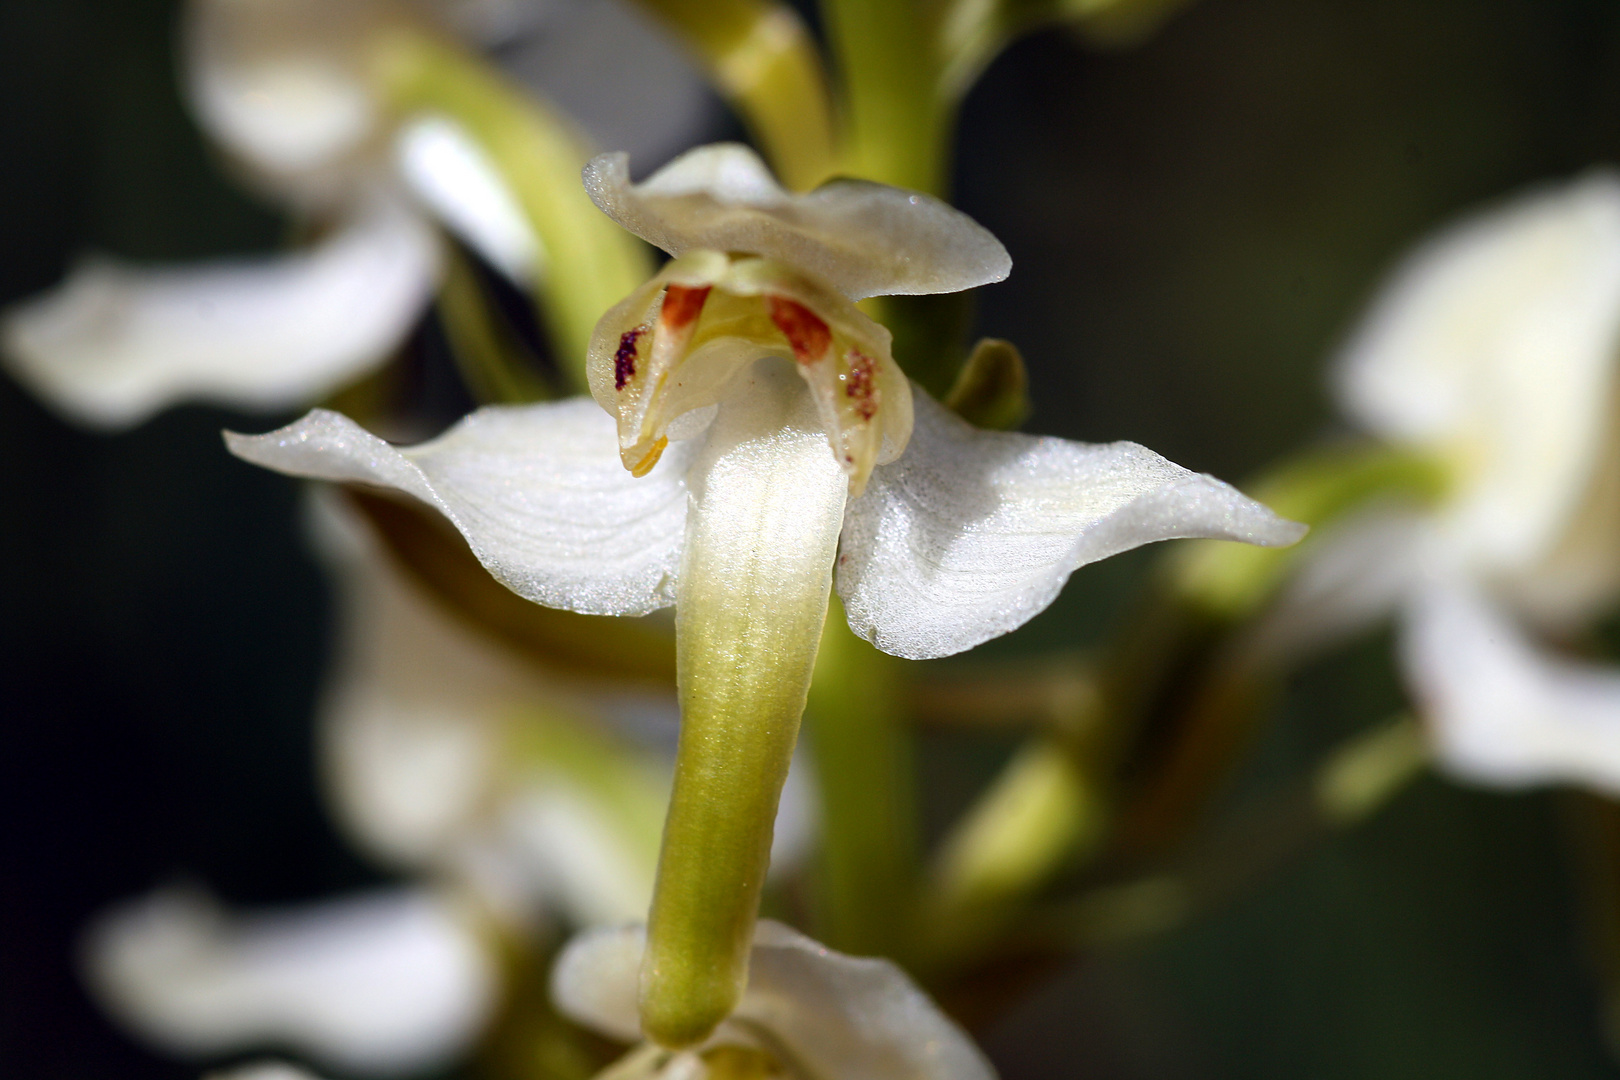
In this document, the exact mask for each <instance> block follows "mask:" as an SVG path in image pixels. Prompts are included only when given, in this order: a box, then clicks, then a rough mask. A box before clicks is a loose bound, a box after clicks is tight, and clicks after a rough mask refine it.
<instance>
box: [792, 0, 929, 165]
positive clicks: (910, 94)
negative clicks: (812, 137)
mask: <svg viewBox="0 0 1620 1080" xmlns="http://www.w3.org/2000/svg"><path fill="white" fill-rule="evenodd" d="M930 8H931V5H926V4H923V3H919V2H917V0H826V3H825V4H824V5H823V10H824V11H825V13H826V19H827V29H828V37H829V39H830V41H831V43H832V46H833V49H834V52H835V54H836V56H837V60H838V69H839V74H840V76H841V77H842V80H843V88H844V102H845V112H846V120H847V125H848V127H847V141H846V144H845V154H844V159H845V160H844V171H845V172H847V173H849V174H850V175H852V176H859V177H862V178H864V179H867V180H877V181H880V182H882V183H885V184H893V185H895V186H896V187H904V188H911V189H913V190H915V191H926V192H928V193H929V194H931V195H941V196H943V195H944V194H945V188H946V185H947V180H948V176H947V171H946V162H947V157H948V155H949V153H950V140H951V121H952V114H953V107H952V103H951V102H950V101H948V100H947V99H946V98H945V97H944V96H943V95H941V94H940V92H939V86H940V57H939V52H938V48H937V43H936V39H935V31H936V28H935V25H934V20H933V18H932V17H931V15H930V10H929V9H930Z"/></svg>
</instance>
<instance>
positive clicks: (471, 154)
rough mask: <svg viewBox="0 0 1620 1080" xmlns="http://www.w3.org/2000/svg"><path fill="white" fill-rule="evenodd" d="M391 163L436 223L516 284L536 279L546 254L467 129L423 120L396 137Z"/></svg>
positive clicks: (443, 121) (435, 118)
mask: <svg viewBox="0 0 1620 1080" xmlns="http://www.w3.org/2000/svg"><path fill="white" fill-rule="evenodd" d="M394 157H395V161H396V164H397V165H398V168H399V172H400V175H401V176H403V177H404V179H405V183H406V184H407V185H409V186H410V189H411V190H412V191H413V192H414V193H415V194H416V197H417V198H418V199H421V200H422V202H423V203H425V204H426V205H427V206H428V207H430V208H431V209H432V210H433V212H434V213H435V214H437V215H438V217H439V220H441V221H443V222H444V223H445V225H446V226H447V227H448V228H449V229H450V230H451V231H452V232H454V233H455V234H456V235H457V236H459V237H461V239H462V240H464V241H465V242H466V243H467V245H468V246H469V247H471V248H472V249H473V250H474V251H476V252H478V254H479V255H481V256H483V257H484V258H485V259H486V260H488V261H489V263H490V265H492V266H494V267H495V268H496V269H497V270H499V271H500V272H501V273H503V274H505V275H506V276H507V278H509V279H510V280H511V281H512V282H513V283H514V284H516V285H518V286H526V285H528V284H529V283H531V282H532V281H534V279H535V278H536V277H537V276H539V273H540V271H541V270H542V269H543V267H544V259H545V252H544V249H543V248H542V247H541V245H540V238H539V237H538V236H536V235H535V233H534V230H533V229H532V228H530V226H529V222H528V219H527V218H526V217H524V215H523V208H522V207H521V206H519V205H518V201H517V196H515V195H513V194H512V189H511V188H510V187H509V186H508V185H507V183H506V181H505V180H504V179H503V178H502V177H501V174H500V171H499V170H498V169H497V168H496V167H495V165H494V163H493V162H491V161H490V159H489V155H488V154H487V153H485V152H484V149H483V148H482V147H481V146H479V145H478V143H477V142H475V141H474V140H473V138H472V136H470V135H468V134H467V131H466V129H465V128H463V127H462V126H461V125H460V124H457V123H456V122H455V121H453V120H450V119H448V118H446V117H443V116H437V115H433V116H421V117H417V118H416V119H414V120H412V121H410V122H409V123H407V124H405V125H404V126H403V127H402V128H401V129H400V131H399V134H398V135H397V136H395V140H394Z"/></svg>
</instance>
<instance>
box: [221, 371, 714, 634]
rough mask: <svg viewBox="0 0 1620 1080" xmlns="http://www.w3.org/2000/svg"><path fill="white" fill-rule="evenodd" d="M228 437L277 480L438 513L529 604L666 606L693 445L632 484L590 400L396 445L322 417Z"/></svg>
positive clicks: (595, 610)
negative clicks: (386, 492) (302, 480)
mask: <svg viewBox="0 0 1620 1080" xmlns="http://www.w3.org/2000/svg"><path fill="white" fill-rule="evenodd" d="M225 440H226V443H227V445H228V446H229V447H230V450H231V452H232V453H233V454H235V455H236V456H237V457H240V458H242V459H243V460H245V461H251V462H253V463H255V464H258V465H263V466H265V467H266V468H270V469H275V470H276V471H278V472H283V473H287V474H288V475H292V476H304V477H310V478H313V479H319V480H335V481H340V482H347V483H360V484H371V485H375V486H378V487H384V488H392V489H394V490H397V491H401V492H404V493H406V494H408V495H412V496H414V497H415V498H417V499H420V500H421V501H423V502H425V503H427V504H428V505H430V506H434V507H436V508H437V509H438V510H439V511H440V512H442V513H443V514H444V515H445V517H447V518H449V519H450V521H451V523H452V524H453V525H455V527H456V528H457V529H458V530H460V532H461V534H462V535H463V536H464V537H466V539H467V543H468V545H469V546H470V547H471V548H472V550H473V553H474V554H475V555H476V556H477V557H478V560H479V562H481V563H483V564H484V566H485V567H486V568H488V569H489V571H490V573H491V574H493V575H494V576H495V578H496V579H497V580H499V581H500V582H501V583H502V584H504V585H506V586H507V587H508V588H510V589H511V590H512V591H514V592H516V593H518V594H519V595H520V596H523V597H525V598H527V599H529V600H533V601H535V602H536V603H540V604H545V605H546V606H548V607H560V608H567V609H569V610H571V611H579V612H584V613H586V614H592V615H644V614H646V613H648V612H650V611H655V610H657V609H658V608H661V607H667V606H668V605H670V604H672V603H674V599H675V595H674V582H675V575H676V571H677V569H678V567H679V563H680V554H681V543H682V537H683V535H684V529H685V524H686V480H685V472H686V467H687V465H688V464H689V463H690V460H691V453H692V449H693V446H692V444H691V443H677V444H674V445H672V446H671V447H670V449H669V451H668V452H667V453H665V455H664V458H663V460H662V461H660V462H659V464H658V466H657V467H656V468H654V469H653V471H652V472H651V473H650V474H648V475H647V476H646V477H643V478H641V479H639V480H638V479H636V478H634V477H632V476H631V475H630V474H629V473H628V472H626V471H625V470H624V468H623V466H622V465H621V464H620V463H619V453H618V442H617V435H616V433H615V428H614V424H613V421H612V420H611V419H610V418H609V417H608V416H607V414H605V413H604V412H603V411H602V410H601V409H600V408H599V407H598V406H597V405H596V403H595V402H594V401H591V400H590V399H588V398H576V399H572V400H569V401H561V402H549V403H545V404H540V405H528V406H518V407H491V408H484V409H480V410H478V411H477V412H475V413H473V414H471V415H470V416H468V417H466V418H465V419H463V420H462V421H461V422H460V423H458V424H456V425H455V426H454V427H452V428H451V429H450V430H449V431H447V432H446V433H445V434H443V435H441V436H439V437H438V438H436V439H433V440H431V441H430V442H426V443H422V444H421V445H419V446H413V447H409V448H407V449H404V450H400V449H396V448H395V447H393V446H390V445H389V444H388V443H386V442H384V441H383V440H381V439H379V438H377V437H376V436H375V435H372V434H370V433H369V432H367V431H365V430H364V429H362V428H361V427H360V426H359V425H358V424H356V423H354V421H352V420H350V419H348V418H347V417H345V416H342V415H340V414H338V413H334V412H330V411H327V410H324V409H316V410H314V411H313V412H311V413H310V414H309V415H307V416H305V417H304V418H303V419H302V420H299V421H297V422H296V423H293V424H290V425H288V426H287V427H285V428H282V429H280V430H279V431H273V432H270V433H269V434H267V435H254V436H249V435H238V434H235V433H234V432H227V433H226V435H225Z"/></svg>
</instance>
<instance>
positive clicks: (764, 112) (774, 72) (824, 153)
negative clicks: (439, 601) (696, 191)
mask: <svg viewBox="0 0 1620 1080" xmlns="http://www.w3.org/2000/svg"><path fill="white" fill-rule="evenodd" d="M639 2H640V3H641V6H643V7H645V8H646V9H647V10H649V11H651V12H652V13H653V14H654V15H656V16H657V17H658V18H659V19H661V20H663V21H664V22H665V23H666V24H667V25H668V26H670V27H671V28H673V29H674V30H675V31H676V33H677V34H679V35H680V37H681V38H682V40H684V41H685V42H686V43H687V45H688V46H690V47H691V48H692V50H693V51H694V52H695V53H696V54H697V56H698V58H699V59H700V60H701V61H702V62H703V65H704V66H705V67H706V68H707V69H708V71H709V77H710V79H711V80H712V81H713V82H714V84H715V86H716V88H717V89H718V90H719V91H720V93H721V94H722V95H724V97H725V99H726V100H727V101H728V102H729V103H730V104H731V105H732V107H733V108H735V109H736V110H737V112H738V113H739V114H740V115H741V116H742V118H743V121H744V123H746V124H747V125H748V129H749V131H750V132H751V133H752V134H753V136H754V138H755V140H757V141H758V143H759V145H760V148H761V149H762V150H763V151H764V152H765V156H766V158H767V159H768V160H769V161H770V163H771V166H772V167H773V168H774V169H775V170H776V175H777V177H778V178H780V179H781V181H782V182H783V183H784V184H786V185H787V186H788V187H789V188H792V189H793V190H796V191H807V190H809V189H810V188H813V187H815V186H816V185H817V184H819V183H821V182H822V181H823V180H825V179H827V178H828V177H829V176H831V175H832V174H833V173H834V172H835V171H836V170H837V168H838V164H837V148H836V137H835V132H834V128H833V123H834V119H833V107H832V99H831V97H830V95H829V91H828V86H827V75H826V72H825V71H824V70H823V69H822V64H821V53H820V51H819V50H818V49H817V48H816V44H815V42H814V41H813V40H812V39H811V37H810V34H809V32H808V31H807V30H806V29H805V27H804V23H803V22H802V21H801V20H800V19H799V16H798V15H797V14H796V13H795V12H794V11H793V9H792V8H790V7H788V6H787V5H786V4H780V3H772V2H770V0H703V2H702V3H695V4H694V3H687V2H683V0H639Z"/></svg>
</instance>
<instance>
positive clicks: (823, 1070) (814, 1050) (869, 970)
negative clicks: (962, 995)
mask: <svg viewBox="0 0 1620 1080" xmlns="http://www.w3.org/2000/svg"><path fill="white" fill-rule="evenodd" d="M645 939H646V935H645V932H644V931H643V930H642V928H641V927H639V926H630V927H622V928H619V929H613V930H597V931H591V932H589V933H586V934H581V935H580V936H578V937H576V938H575V939H574V940H573V941H572V942H570V943H569V945H568V947H567V948H566V949H564V950H563V953H562V955H561V956H559V957H558V959H557V964H556V967H555V968H554V969H553V971H552V997H553V999H554V1001H555V1002H556V1004H557V1007H558V1008H559V1009H561V1010H562V1011H563V1012H564V1013H565V1014H567V1015H568V1016H570V1017H572V1018H573V1019H575V1020H577V1021H579V1022H580V1023H582V1024H585V1025H587V1026H589V1027H592V1028H595V1029H596V1030H598V1031H601V1032H602V1033H603V1034H605V1035H609V1036H612V1037H614V1038H618V1039H622V1040H626V1041H628V1040H631V1039H634V1038H636V1037H637V1034H638V1032H639V1030H640V1022H639V1019H638V1017H637V1013H636V996H637V982H638V972H639V970H640V967H641V954H642V951H643V949H644V947H645ZM726 1044H738V1045H743V1046H755V1047H760V1048H762V1049H765V1050H766V1051H768V1052H771V1053H775V1054H778V1055H780V1056H781V1057H782V1058H783V1059H785V1060H783V1061H782V1064H783V1065H785V1066H787V1068H788V1069H789V1074H790V1075H791V1076H793V1077H795V1078H796V1080H815V1078H823V1077H838V1078H839V1080H992V1078H993V1077H994V1076H995V1073H994V1072H993V1070H992V1069H991V1068H990V1065H989V1063H988V1062H987V1061H985V1059H984V1057H983V1055H981V1054H980V1053H979V1051H978V1049H977V1048H976V1047H974V1045H973V1043H972V1042H971V1041H970V1040H969V1039H968V1037H967V1036H966V1035H964V1034H963V1033H962V1031H961V1030H960V1029H959V1028H957V1027H956V1025H955V1024H953V1023H951V1022H950V1020H948V1019H946V1017H945V1016H944V1014H943V1013H941V1012H940V1011H939V1009H938V1007H937V1006H935V1005H934V1003H933V1002H932V1001H930V1000H929V999H928V997H927V995H925V994H924V993H923V992H922V991H921V990H919V989H918V988H917V987H916V985H915V984H913V983H912V982H911V980H910V979H908V978H907V977H906V975H905V974H904V973H903V972H902V971H901V970H900V969H899V968H897V967H895V966H894V965H893V964H891V963H890V962H889V961H887V960H879V959H869V958H863V957H853V956H845V955H843V954H842V953H837V952H833V951H832V950H831V949H828V948H826V947H825V946H823V945H821V944H819V943H817V942H815V941H812V940H811V939H809V938H807V937H805V936H804V935H803V934H800V933H798V932H797V931H795V930H792V929H790V928H789V927H786V926H783V925H782V924H780V923H776V922H772V921H770V920H768V919H766V920H761V921H760V923H759V926H758V929H757V931H756V932H755V935H754V947H753V950H752V954H751V956H750V961H749V973H748V988H747V989H746V990H745V991H744V993H743V997H742V1001H741V1002H740V1003H739V1004H738V1006H737V1010H736V1012H735V1013H733V1015H732V1019H731V1020H729V1021H727V1022H726V1023H725V1024H723V1025H722V1026H721V1027H720V1029H719V1030H718V1031H717V1032H716V1033H715V1034H714V1035H713V1036H712V1037H711V1038H710V1039H709V1042H708V1043H707V1044H706V1045H708V1046H718V1045H726Z"/></svg>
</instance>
